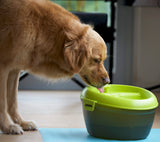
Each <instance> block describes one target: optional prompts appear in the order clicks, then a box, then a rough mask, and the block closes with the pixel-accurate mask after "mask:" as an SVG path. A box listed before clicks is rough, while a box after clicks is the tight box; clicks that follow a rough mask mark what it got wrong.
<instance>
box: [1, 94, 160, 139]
mask: <svg viewBox="0 0 160 142" xmlns="http://www.w3.org/2000/svg"><path fill="white" fill-rule="evenodd" d="M80 93H81V92H80V91H19V94H18V101H19V111H20V113H21V115H22V116H23V117H24V118H25V119H27V120H35V121H36V123H37V125H38V127H39V128H84V127H85V124H84V119H83V113H82V105H81V101H80ZM155 94H156V96H157V98H158V100H159V102H160V97H159V96H160V92H155ZM159 120H160V108H158V109H157V110H156V116H155V120H154V124H153V128H160V121H159ZM144 121H145V120H144ZM10 141H11V142H31V141H32V142H42V138H41V135H40V133H39V132H38V131H36V132H25V133H24V134H23V135H20V136H15V135H14V136H13V135H4V134H0V142H10Z"/></svg>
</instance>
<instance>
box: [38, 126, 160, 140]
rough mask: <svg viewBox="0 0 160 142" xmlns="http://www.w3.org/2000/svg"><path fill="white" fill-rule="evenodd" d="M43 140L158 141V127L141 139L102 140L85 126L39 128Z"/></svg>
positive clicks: (159, 138)
mask: <svg viewBox="0 0 160 142" xmlns="http://www.w3.org/2000/svg"><path fill="white" fill-rule="evenodd" d="M39 131H40V133H41V136H42V139H43V142H160V129H152V130H151V132H150V134H149V136H148V137H147V138H146V139H143V140H135V141H133V140H130V141H126V140H125V141H122V140H104V139H99V138H94V137H92V136H90V135H89V134H88V132H87V130H86V129H85V128H40V129H39Z"/></svg>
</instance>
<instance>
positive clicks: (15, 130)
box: [2, 124, 23, 135]
mask: <svg viewBox="0 0 160 142" xmlns="http://www.w3.org/2000/svg"><path fill="white" fill-rule="evenodd" d="M2 131H3V132H4V133H5V134H13V135H14V134H16V135H20V134H23V130H22V128H21V127H20V126H19V125H18V124H12V125H9V126H8V127H3V128H2Z"/></svg>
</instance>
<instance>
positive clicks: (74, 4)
mask: <svg viewBox="0 0 160 142" xmlns="http://www.w3.org/2000/svg"><path fill="white" fill-rule="evenodd" d="M52 1H53V2H55V3H57V4H59V5H61V6H62V7H64V8H65V9H67V10H69V11H71V12H96V13H106V14H107V15H108V21H107V26H108V27H110V25H111V20H110V19H111V18H110V15H111V8H110V7H111V6H110V4H111V2H105V1H104V0H52Z"/></svg>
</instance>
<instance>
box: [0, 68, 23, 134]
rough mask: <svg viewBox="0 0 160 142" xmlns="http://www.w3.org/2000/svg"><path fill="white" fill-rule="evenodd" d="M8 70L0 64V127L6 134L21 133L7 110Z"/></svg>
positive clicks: (20, 129)
mask: <svg viewBox="0 0 160 142" xmlns="http://www.w3.org/2000/svg"><path fill="white" fill-rule="evenodd" d="M8 74H9V71H8V70H7V69H5V67H4V66H0V129H1V130H2V131H3V132H4V133H6V134H21V133H23V130H22V128H21V127H20V126H19V125H17V124H15V123H14V122H13V121H12V119H11V118H10V116H9V114H8V112H7V78H8Z"/></svg>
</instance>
